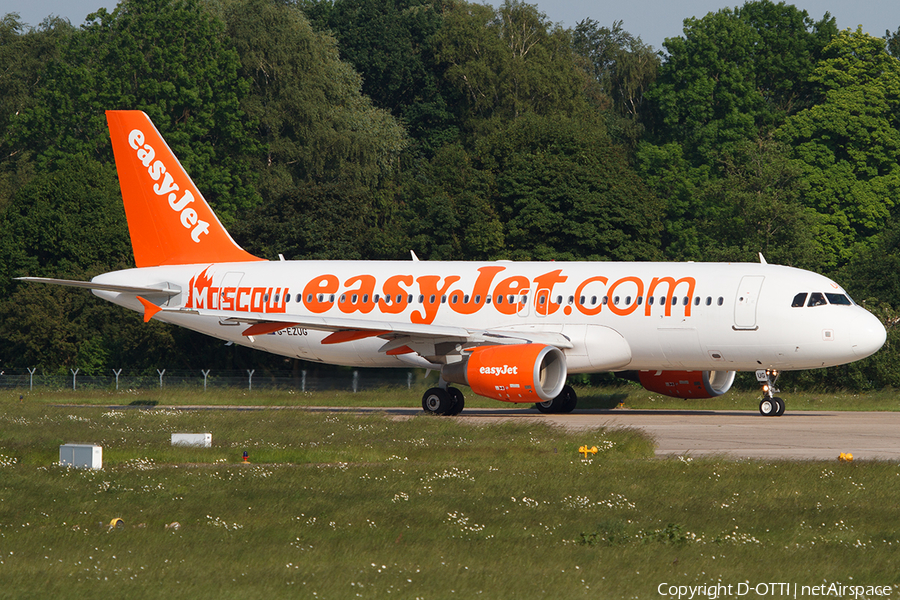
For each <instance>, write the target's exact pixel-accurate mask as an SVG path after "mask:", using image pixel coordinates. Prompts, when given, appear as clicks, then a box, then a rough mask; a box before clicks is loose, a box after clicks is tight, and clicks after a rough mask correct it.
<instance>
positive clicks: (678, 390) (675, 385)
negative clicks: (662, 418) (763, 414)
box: [638, 371, 734, 398]
mask: <svg viewBox="0 0 900 600" xmlns="http://www.w3.org/2000/svg"><path fill="white" fill-rule="evenodd" d="M638 381H639V382H640V383H641V385H642V386H644V388H645V389H648V390H650V391H651V392H657V393H660V394H663V395H664V396H671V397H673V398H714V397H716V396H721V395H722V394H724V393H725V392H727V391H728V390H729V389H731V384H732V383H734V371H640V372H639V373H638Z"/></svg>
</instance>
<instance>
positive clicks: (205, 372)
mask: <svg viewBox="0 0 900 600" xmlns="http://www.w3.org/2000/svg"><path fill="white" fill-rule="evenodd" d="M210 371H211V369H206V370H205V371H204V370H203V369H200V372H201V373H203V391H204V392H205V391H206V378H207V377H209V372H210Z"/></svg>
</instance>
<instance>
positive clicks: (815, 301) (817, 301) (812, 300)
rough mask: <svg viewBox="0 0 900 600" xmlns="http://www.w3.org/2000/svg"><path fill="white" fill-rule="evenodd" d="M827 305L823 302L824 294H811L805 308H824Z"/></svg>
mask: <svg viewBox="0 0 900 600" xmlns="http://www.w3.org/2000/svg"><path fill="white" fill-rule="evenodd" d="M825 304H827V303H826V302H825V294H823V293H821V292H813V293H812V294H810V295H809V303H808V304H807V306H824V305H825Z"/></svg>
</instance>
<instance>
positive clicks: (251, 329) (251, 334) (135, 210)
mask: <svg viewBox="0 0 900 600" xmlns="http://www.w3.org/2000/svg"><path fill="white" fill-rule="evenodd" d="M106 114H107V121H108V124H109V130H110V135H111V137H112V146H113V152H114V155H115V161H116V167H117V170H118V175H119V183H120V186H121V189H122V197H123V200H124V203H125V212H126V215H127V218H128V229H129V233H130V236H131V243H132V247H133V250H134V260H135V265H136V268H134V269H126V270H122V271H115V272H111V273H105V274H103V275H99V276H97V277H95V278H94V279H92V280H91V281H90V282H79V281H67V280H57V279H46V278H34V277H24V278H22V279H25V280H28V281H38V282H43V283H52V284H60V285H69V286H76V287H83V288H89V289H91V290H92V291H93V293H94V294H96V295H97V296H99V297H101V298H103V299H105V300H108V301H110V302H113V303H115V304H118V305H121V306H123V307H125V308H129V309H131V310H135V311H138V312H141V313H143V316H144V320H145V321H149V320H150V319H151V318H154V319H158V320H160V321H163V322H166V323H172V324H175V325H179V326H181V327H187V328H189V329H192V330H195V331H199V332H201V333H204V334H207V335H210V336H213V337H216V338H220V339H222V340H228V341H230V342H234V343H237V344H242V345H244V346H247V347H250V348H258V349H260V350H265V351H267V352H273V353H275V354H279V355H282V356H288V357H293V358H300V359H303V360H308V361H320V362H325V363H331V364H336V365H349V366H357V367H409V366H413V367H424V368H427V369H434V370H437V371H439V372H440V374H441V377H440V383H439V384H438V387H434V388H432V389H429V390H428V391H426V392H425V394H424V396H423V398H422V406H423V408H424V410H425V411H427V412H429V413H434V414H439V415H455V414H459V412H460V411H462V409H463V406H464V399H463V394H462V392H461V391H460V390H459V389H458V388H456V387H451V386H450V384H462V385H468V386H469V387H470V388H471V389H472V391H473V392H474V393H476V394H478V395H481V396H486V397H488V398H493V399H496V400H501V401H505V402H515V403H534V404H536V406H537V408H538V409H539V410H540V411H541V412H544V413H558V412H570V411H572V410H573V409H574V408H575V404H576V396H575V392H574V391H573V390H572V388H571V387H570V386H568V385H566V377H567V375H569V374H574V373H593V372H616V373H617V374H619V375H620V376H624V377H628V378H631V379H634V380H636V381H639V382H640V383H641V385H643V386H644V387H645V388H646V389H648V390H652V391H654V392H657V393H660V394H664V395H667V396H673V397H680V398H709V397H714V396H719V395H721V394H723V393H725V392H726V391H728V389H729V388H730V387H731V385H732V383H733V382H734V377H735V372H736V371H755V372H756V374H757V379H758V380H759V381H760V382H761V383H762V384H763V390H764V397H763V399H762V401H761V402H760V405H759V410H760V412H761V413H762V414H763V415H767V416H769V415H781V414H782V413H783V412H784V401H783V400H781V399H780V398H778V397H776V396H774V393H776V392H777V390H776V389H775V387H774V383H775V378H776V377H777V373H778V372H779V371H785V370H796V369H814V368H820V367H828V366H833V365H840V364H844V363H848V362H852V361H855V360H858V359H861V358H864V357H866V356H869V355H871V354H873V353H874V352H876V351H877V350H878V349H879V348H881V346H882V345H883V344H884V342H885V338H886V333H885V328H884V327H883V326H882V324H881V322H880V321H879V320H878V319H877V318H876V317H874V316H873V315H872V314H870V313H869V312H868V311H866V310H865V309H864V308H862V307H860V306H858V305H857V304H855V303H854V302H853V301H852V300H851V299H850V297H849V296H848V295H847V293H846V292H845V291H844V290H843V289H841V287H840V286H839V285H838V284H837V283H835V282H833V281H831V280H830V279H828V278H826V277H823V276H821V275H818V274H815V273H811V272H808V271H803V270H800V269H795V268H790V267H783V266H776V265H768V264H765V261H762V260H761V262H760V264H754V263H746V264H745V263H727V264H726V263H658V262H508V261H496V262H437V261H418V260H410V261H293V260H290V261H289V260H283V259H282V260H279V261H266V260H262V259H260V258H257V257H255V256H253V255H251V254H249V253H248V252H246V251H244V250H243V249H242V248H240V247H239V246H238V245H237V244H236V243H235V242H234V240H232V238H231V236H230V235H229V234H228V232H227V231H226V230H225V228H224V227H223V226H222V224H221V223H220V222H219V220H218V218H217V217H216V215H215V214H214V213H213V211H212V209H211V208H210V206H209V205H208V204H207V202H206V201H205V200H204V198H203V196H202V195H201V193H200V191H199V190H198V189H197V188H196V186H195V185H194V183H193V182H192V181H191V179H190V177H189V176H188V174H187V173H186V172H185V170H184V168H183V167H182V166H181V164H180V163H179V161H178V159H177V158H176V157H175V155H174V154H173V153H172V151H171V149H170V148H169V147H168V145H167V144H166V142H165V141H164V140H163V138H162V136H161V135H160V133H159V132H158V131H157V129H156V127H155V126H154V125H153V123H152V122H151V121H150V119H149V118H148V117H147V115H145V114H144V113H143V112H140V111H108V112H107V113H106ZM413 258H415V255H413Z"/></svg>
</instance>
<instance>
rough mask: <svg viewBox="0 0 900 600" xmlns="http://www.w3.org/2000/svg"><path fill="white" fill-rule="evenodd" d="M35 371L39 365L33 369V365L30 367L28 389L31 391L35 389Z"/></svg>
mask: <svg viewBox="0 0 900 600" xmlns="http://www.w3.org/2000/svg"><path fill="white" fill-rule="evenodd" d="M35 371H37V367H35V368H33V369H32V368H31V367H28V391H29V392H33V391H34V372H35Z"/></svg>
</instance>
